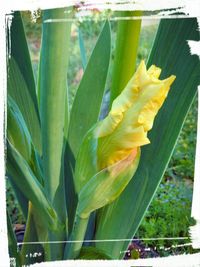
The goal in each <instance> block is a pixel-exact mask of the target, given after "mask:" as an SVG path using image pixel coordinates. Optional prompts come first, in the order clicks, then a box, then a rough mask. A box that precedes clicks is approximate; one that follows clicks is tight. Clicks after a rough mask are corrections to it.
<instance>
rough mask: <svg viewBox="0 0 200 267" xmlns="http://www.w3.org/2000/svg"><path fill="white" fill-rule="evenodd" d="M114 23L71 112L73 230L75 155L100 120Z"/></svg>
mask: <svg viewBox="0 0 200 267" xmlns="http://www.w3.org/2000/svg"><path fill="white" fill-rule="evenodd" d="M110 49H111V36H110V25H109V23H108V22H106V23H105V25H104V27H103V29H102V32H101V34H100V36H99V38H98V40H97V43H96V46H95V47H94V50H93V52H92V55H91V57H90V59H89V61H88V64H87V66H86V70H85V72H84V75H83V78H82V80H81V82H80V85H79V87H78V90H77V93H76V96H75V100H74V103H73V107H72V110H71V116H70V125H69V137H68V144H67V147H66V151H65V177H66V192H67V195H66V200H67V210H68V215H69V232H70V231H71V230H72V226H73V219H74V215H75V210H76V204H77V196H76V193H75V189H74V183H73V169H74V164H75V161H74V160H75V157H76V156H77V153H78V150H79V147H80V145H81V143H82V140H83V137H84V135H85V134H86V133H87V131H88V130H89V129H90V128H91V127H92V126H93V125H94V124H95V123H96V122H97V121H98V118H99V113H100V108H101V103H102V98H103V94H104V90H105V83H106V78H107V72H108V67H109V61H110Z"/></svg>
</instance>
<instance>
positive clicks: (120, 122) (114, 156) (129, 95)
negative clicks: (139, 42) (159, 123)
mask: <svg viewBox="0 0 200 267" xmlns="http://www.w3.org/2000/svg"><path fill="white" fill-rule="evenodd" d="M160 73H161V69H160V68H158V67H156V66H155V65H152V66H151V67H150V68H149V69H148V70H147V69H146V66H145V62H144V61H142V62H141V63H140V65H139V67H138V69H137V71H136V72H135V74H134V76H133V77H132V78H131V80H130V81H129V82H128V84H127V86H126V87H125V89H124V90H123V91H122V93H121V94H120V95H119V96H118V97H117V98H116V99H115V100H114V101H113V104H112V108H111V110H110V112H109V114H108V116H107V117H106V118H105V119H104V120H102V121H101V122H100V123H99V124H98V126H97V128H96V129H95V137H96V138H97V139H98V148H97V154H98V155H97V159H98V160H97V161H98V168H99V169H100V170H101V169H104V168H106V167H109V166H111V165H113V164H115V163H116V162H118V161H120V160H123V159H126V158H127V159H130V156H131V158H132V159H133V158H134V157H136V154H137V151H138V147H140V146H143V145H146V144H149V143H150V141H149V139H148V137H147V132H148V131H149V130H150V129H151V128H152V126H153V121H154V118H155V116H156V114H157V113H158V110H159V109H160V108H161V106H162V105H163V102H164V100H165V98H166V97H167V94H168V92H169V89H170V86H171V84H172V83H173V81H174V80H175V78H176V77H175V76H174V75H171V76H170V77H169V78H167V79H164V80H160V79H159V76H160Z"/></svg>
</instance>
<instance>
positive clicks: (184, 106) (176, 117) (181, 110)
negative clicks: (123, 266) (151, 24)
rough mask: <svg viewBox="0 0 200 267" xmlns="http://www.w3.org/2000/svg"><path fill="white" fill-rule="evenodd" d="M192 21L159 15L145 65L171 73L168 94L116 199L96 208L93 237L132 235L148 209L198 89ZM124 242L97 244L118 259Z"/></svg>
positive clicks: (199, 64) (198, 67) (194, 23)
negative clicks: (133, 170) (190, 42)
mask: <svg viewBox="0 0 200 267" xmlns="http://www.w3.org/2000/svg"><path fill="white" fill-rule="evenodd" d="M197 28H198V25H197V21H196V19H194V18H191V19H170V20H162V21H161V23H160V26H159V29H158V33H157V37H156V40H155V43H154V46H153V48H152V52H151V55H150V58H149V61H148V65H149V66H150V65H151V64H155V65H157V66H159V67H161V68H162V75H163V77H167V76H169V75H170V74H175V75H176V81H175V83H174V85H173V86H172V88H171V90H170V93H169V96H168V98H167V100H166V103H165V104H164V106H163V108H162V109H161V110H160V112H159V114H158V116H157V118H156V120H155V123H154V126H153V129H152V131H151V132H150V134H149V139H150V141H151V144H150V145H148V146H146V147H144V148H142V156H141V159H140V164H139V167H138V171H137V172H136V174H135V176H134V178H133V179H132V181H131V182H130V184H129V185H128V187H127V188H126V189H125V191H124V192H123V193H122V195H121V196H120V198H119V199H118V200H117V201H116V202H114V203H113V204H111V205H110V206H108V207H106V208H105V209H103V210H101V212H100V213H99V220H98V226H97V232H96V236H95V238H96V239H113V238H117V239H119V238H123V239H124V238H128V239H129V238H132V236H133V235H134V234H135V232H136V230H137V228H138V226H139V224H140V222H141V220H142V218H143V216H144V214H145V211H146V209H147V208H148V206H149V204H150V202H151V200H152V198H153V196H154V194H155V192H156V189H157V187H158V185H159V183H160V181H161V179H162V176H163V174H164V171H165V169H166V167H167V164H168V162H169V160H170V157H171V155H172V152H173V149H174V146H175V144H176V141H177V138H178V135H179V133H180V130H181V128H182V125H183V122H184V119H185V117H186V115H187V112H188V110H189V108H190V106H191V103H192V101H193V99H194V96H195V94H196V92H197V85H198V84H199V81H200V77H199V71H200V62H199V60H198V57H197V56H191V55H190V52H189V46H188V44H187V41H186V40H191V39H192V40H199V34H198V32H197ZM128 243H129V242H113V243H107V242H104V243H97V244H96V246H97V247H98V248H101V249H103V250H104V251H106V252H107V253H108V254H110V255H111V256H112V257H114V258H121V257H122V256H123V254H120V251H124V250H125V249H126V248H127V246H128Z"/></svg>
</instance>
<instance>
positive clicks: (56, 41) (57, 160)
mask: <svg viewBox="0 0 200 267" xmlns="http://www.w3.org/2000/svg"><path fill="white" fill-rule="evenodd" d="M68 11H69V12H70V9H66V8H60V9H52V10H45V11H44V12H43V30H42V34H43V35H42V49H41V58H40V69H39V71H40V73H39V78H38V80H39V84H38V86H39V88H38V94H39V99H40V100H39V102H40V111H41V131H42V150H43V170H44V188H45V192H46V194H47V195H48V198H49V200H50V202H51V203H52V205H53V206H54V208H55V210H56V212H57V214H58V217H59V219H60V221H61V222H62V223H63V224H66V216H67V212H66V205H65V203H66V200H65V188H64V177H63V166H62V164H63V147H64V128H65V120H66V118H65V117H66V116H65V112H66V110H67V109H68V108H67V107H66V105H68V99H66V97H67V67H68V59H69V46H70V33H71V22H69V20H68V19H69V18H70V17H71V13H68ZM63 19H64V21H63ZM60 20H61V21H60ZM65 131H66V129H65ZM61 207H62V208H61ZM49 240H51V241H57V240H60V241H62V240H66V231H65V229H63V228H62V227H61V228H60V229H57V230H56V232H55V233H52V232H51V231H49ZM62 253H63V243H59V244H57V245H56V246H55V245H54V244H51V260H59V259H61V258H62V257H63V254H62Z"/></svg>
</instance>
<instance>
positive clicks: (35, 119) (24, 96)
mask: <svg viewBox="0 0 200 267" xmlns="http://www.w3.org/2000/svg"><path fill="white" fill-rule="evenodd" d="M8 36H9V33H8ZM10 36H11V38H10V39H9V40H8V51H9V52H10V55H9V58H8V81H7V83H8V85H7V88H8V94H9V95H10V96H11V97H12V98H13V99H14V101H15V102H16V104H17V105H18V107H19V109H20V111H21V112H22V114H23V116H24V120H25V122H26V125H27V127H28V130H29V132H30V135H31V137H32V141H33V144H34V145H35V147H36V149H37V150H38V152H39V153H40V154H41V152H42V150H41V134H40V119H39V111H38V104H37V97H36V91H35V81H34V76H33V71H32V66H31V61H30V55H29V51H28V46H27V43H26V37H25V34H24V28H23V24H22V19H21V16H20V12H14V16H13V20H12V24H11V32H10Z"/></svg>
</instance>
